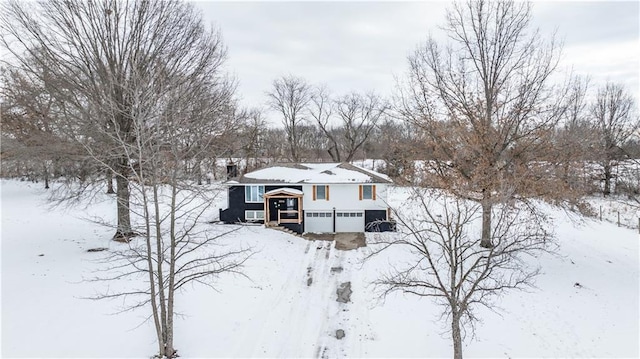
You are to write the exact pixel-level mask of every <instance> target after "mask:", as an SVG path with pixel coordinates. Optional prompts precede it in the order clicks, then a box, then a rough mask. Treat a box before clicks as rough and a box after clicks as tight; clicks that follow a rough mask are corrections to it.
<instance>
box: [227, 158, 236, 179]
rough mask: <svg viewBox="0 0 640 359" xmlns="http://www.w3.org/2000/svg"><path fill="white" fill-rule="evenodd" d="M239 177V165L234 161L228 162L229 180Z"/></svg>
mask: <svg viewBox="0 0 640 359" xmlns="http://www.w3.org/2000/svg"><path fill="white" fill-rule="evenodd" d="M237 177H238V165H236V164H235V163H233V161H230V162H227V180H230V179H233V178H237Z"/></svg>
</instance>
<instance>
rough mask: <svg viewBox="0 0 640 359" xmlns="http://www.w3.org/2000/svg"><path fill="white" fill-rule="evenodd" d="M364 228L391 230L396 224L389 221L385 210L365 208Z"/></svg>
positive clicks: (381, 230) (372, 230)
mask: <svg viewBox="0 0 640 359" xmlns="http://www.w3.org/2000/svg"><path fill="white" fill-rule="evenodd" d="M364 228H365V231H367V232H389V231H393V230H394V229H395V224H393V223H391V222H389V221H387V211H385V210H365V211H364Z"/></svg>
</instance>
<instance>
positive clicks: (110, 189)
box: [106, 169, 116, 194]
mask: <svg viewBox="0 0 640 359" xmlns="http://www.w3.org/2000/svg"><path fill="white" fill-rule="evenodd" d="M106 174H107V194H114V193H116V192H115V191H114V190H113V174H112V173H111V170H110V169H108V170H107V171H106Z"/></svg>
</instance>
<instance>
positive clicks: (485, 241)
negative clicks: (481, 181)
mask: <svg viewBox="0 0 640 359" xmlns="http://www.w3.org/2000/svg"><path fill="white" fill-rule="evenodd" d="M482 193H483V196H482V238H481V239H480V246H481V247H483V248H491V247H492V246H493V244H492V243H491V207H492V204H491V197H490V195H489V194H488V193H487V191H486V190H482Z"/></svg>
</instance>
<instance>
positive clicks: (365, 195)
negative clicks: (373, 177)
mask: <svg viewBox="0 0 640 359" xmlns="http://www.w3.org/2000/svg"><path fill="white" fill-rule="evenodd" d="M373 191H374V189H373V186H372V185H362V199H374V197H373Z"/></svg>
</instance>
